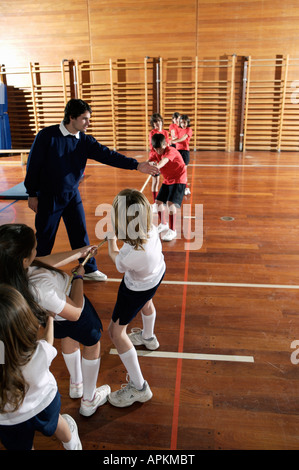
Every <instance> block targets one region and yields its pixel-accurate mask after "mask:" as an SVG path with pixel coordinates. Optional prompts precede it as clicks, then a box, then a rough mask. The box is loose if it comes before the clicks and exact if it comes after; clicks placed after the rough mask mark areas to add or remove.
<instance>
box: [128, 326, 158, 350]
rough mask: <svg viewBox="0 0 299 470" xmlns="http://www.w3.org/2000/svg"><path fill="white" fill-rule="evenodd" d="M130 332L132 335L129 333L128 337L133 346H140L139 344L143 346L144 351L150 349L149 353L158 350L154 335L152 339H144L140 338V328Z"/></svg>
mask: <svg viewBox="0 0 299 470" xmlns="http://www.w3.org/2000/svg"><path fill="white" fill-rule="evenodd" d="M131 332H132V333H129V334H128V336H129V338H130V340H131V341H132V344H134V346H140V345H141V344H144V346H145V347H146V349H150V350H151V351H154V350H155V349H158V347H159V346H160V344H159V342H158V340H157V336H156V335H154V336H153V337H152V338H148V339H145V338H143V336H142V330H141V328H132V330H131Z"/></svg>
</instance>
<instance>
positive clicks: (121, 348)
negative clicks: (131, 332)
mask: <svg viewBox="0 0 299 470" xmlns="http://www.w3.org/2000/svg"><path fill="white" fill-rule="evenodd" d="M108 333H109V336H110V338H111V340H112V342H113V344H114V346H115V347H116V349H117V352H118V354H123V353H125V352H127V351H128V350H129V349H131V348H132V347H133V344H132V343H131V341H130V338H129V337H128V335H127V325H120V324H119V320H117V322H115V323H114V322H113V321H112V320H111V322H110V325H109V327H108Z"/></svg>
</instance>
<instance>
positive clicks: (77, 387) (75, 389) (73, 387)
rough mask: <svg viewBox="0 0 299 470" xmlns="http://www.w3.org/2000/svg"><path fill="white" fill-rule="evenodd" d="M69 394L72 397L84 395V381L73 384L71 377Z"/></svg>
mask: <svg viewBox="0 0 299 470" xmlns="http://www.w3.org/2000/svg"><path fill="white" fill-rule="evenodd" d="M69 394H70V397H71V398H81V397H83V382H81V383H79V384H73V383H72V382H71V379H70V388H69Z"/></svg>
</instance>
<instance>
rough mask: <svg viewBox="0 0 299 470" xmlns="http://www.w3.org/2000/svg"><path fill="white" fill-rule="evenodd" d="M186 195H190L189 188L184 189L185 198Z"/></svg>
mask: <svg viewBox="0 0 299 470" xmlns="http://www.w3.org/2000/svg"><path fill="white" fill-rule="evenodd" d="M188 194H191V191H190V189H189V188H186V189H185V196H188Z"/></svg>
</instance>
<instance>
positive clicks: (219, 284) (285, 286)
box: [106, 278, 299, 290]
mask: <svg viewBox="0 0 299 470" xmlns="http://www.w3.org/2000/svg"><path fill="white" fill-rule="evenodd" d="M106 282H119V283H120V282H121V279H113V278H108V279H107V281H106ZM162 284H169V285H171V284H172V285H179V286H184V285H186V286H215V287H249V288H255V289H294V290H297V289H299V286H296V285H290V284H289V285H288V284H246V283H234V282H199V281H162Z"/></svg>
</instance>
